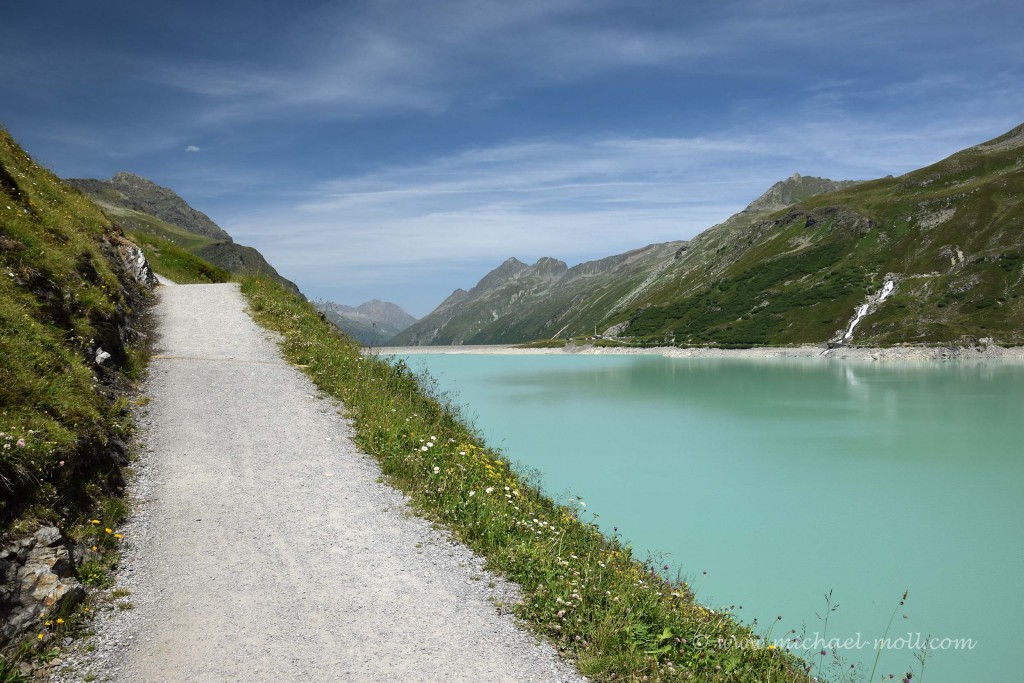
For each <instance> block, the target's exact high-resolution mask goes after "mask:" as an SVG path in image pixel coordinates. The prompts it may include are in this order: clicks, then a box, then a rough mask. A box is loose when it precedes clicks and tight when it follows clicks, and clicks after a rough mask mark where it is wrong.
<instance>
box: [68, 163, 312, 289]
mask: <svg viewBox="0 0 1024 683" xmlns="http://www.w3.org/2000/svg"><path fill="white" fill-rule="evenodd" d="M67 182H68V183H69V184H70V185H73V186H74V187H77V188H78V189H79V190H81V191H82V192H84V193H85V194H87V195H88V196H89V197H90V198H92V200H93V201H95V202H96V203H97V204H98V205H99V206H100V207H101V208H102V209H103V210H104V211H105V212H106V213H107V215H108V216H110V217H111V219H112V220H113V221H115V222H116V223H117V224H118V225H120V226H121V227H123V228H124V229H125V230H126V231H127V232H128V233H129V234H131V235H132V236H133V238H135V239H137V241H140V242H144V243H147V249H149V251H147V252H146V255H147V257H149V256H151V255H152V254H153V252H152V248H153V243H152V240H147V239H145V238H143V237H141V236H143V235H147V236H150V237H157V238H160V239H161V240H165V241H166V242H170V243H171V244H173V245H176V246H178V247H180V248H181V249H184V250H185V251H186V252H188V253H190V254H192V255H193V256H196V257H199V258H200V259H202V261H204V262H206V263H208V264H212V265H213V266H214V267H216V268H217V269H219V270H220V271H227V272H228V273H231V274H234V275H262V276H265V277H269V278H272V279H274V280H277V281H278V282H280V283H281V284H283V285H284V286H285V287H287V288H288V289H290V290H291V291H293V292H295V293H298V292H299V288H298V287H297V286H296V285H295V283H294V282H292V281H290V280H287V279H285V278H284V277H282V276H281V275H280V274H279V273H278V272H277V270H276V269H275V268H274V267H273V266H272V265H270V263H268V262H267V260H266V258H264V257H263V254H261V253H260V252H259V251H257V250H256V249H254V248H252V247H248V246H245V245H243V244H237V243H236V242H234V241H233V240H232V238H231V235H229V234H228V233H227V232H225V231H224V230H223V229H222V228H221V227H220V226H218V225H217V224H216V223H214V222H213V221H212V220H211V219H210V218H209V216H207V215H206V214H204V213H202V212H200V211H197V210H196V209H194V208H192V207H191V206H189V204H188V203H187V202H186V201H185V200H184V199H182V198H181V197H179V196H178V195H177V193H175V192H174V191H173V190H171V189H170V188H167V187H161V186H159V185H157V184H156V183H154V182H152V181H150V180H147V179H146V178H142V177H140V176H136V175H133V174H131V173H124V172H121V173H117V174H115V175H114V177H113V178H111V179H110V180H96V179H93V178H72V179H69V180H68V181H67ZM165 251H168V252H170V251H173V250H169V249H168V250H165ZM175 258H176V259H177V260H179V261H180V260H181V258H180V255H179V256H176V257H175ZM158 265H159V264H158ZM167 276H168V277H171V275H170V274H167ZM207 277H211V278H219V277H220V276H219V275H217V274H215V273H211V274H210V275H209V276H202V277H201V279H200V280H199V281H200V282H202V281H207ZM171 279H174V278H173V277H171ZM209 281H213V282H220V281H222V279H212V280H209Z"/></svg>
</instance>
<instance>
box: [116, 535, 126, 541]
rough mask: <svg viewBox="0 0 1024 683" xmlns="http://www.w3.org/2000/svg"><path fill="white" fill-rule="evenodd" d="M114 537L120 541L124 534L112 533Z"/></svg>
mask: <svg viewBox="0 0 1024 683" xmlns="http://www.w3.org/2000/svg"><path fill="white" fill-rule="evenodd" d="M114 538H116V539H117V540H119V541H120V540H121V539H122V538H124V534H114Z"/></svg>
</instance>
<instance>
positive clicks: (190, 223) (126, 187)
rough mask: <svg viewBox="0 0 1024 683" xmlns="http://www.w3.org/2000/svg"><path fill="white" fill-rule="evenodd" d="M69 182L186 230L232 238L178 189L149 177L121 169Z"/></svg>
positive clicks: (222, 239)
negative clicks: (99, 177) (109, 174)
mask: <svg viewBox="0 0 1024 683" xmlns="http://www.w3.org/2000/svg"><path fill="white" fill-rule="evenodd" d="M68 182H69V183H71V184H72V185H74V186H75V187H78V188H79V189H81V190H83V191H85V192H87V193H93V192H94V191H96V192H100V193H103V194H106V195H108V196H110V195H113V196H114V197H116V199H115V200H114V203H116V204H119V205H122V206H124V207H126V208H129V209H132V210H134V211H141V212H142V213H148V214H149V215H151V216H156V217H157V218H159V219H160V220H162V221H165V222H167V223H170V224H171V225H175V226H177V227H179V228H182V229H183V230H187V231H189V232H192V233H195V234H197V235H202V236H204V237H210V238H212V239H215V240H220V241H222V242H231V241H232V240H231V235H229V234H228V233H227V232H225V231H224V230H223V229H221V227H220V226H219V225H217V224H216V223H214V222H213V221H212V220H211V219H210V217H209V216H207V215H206V214H205V213H203V212H202V211H197V210H196V209H193V208H192V207H191V206H189V204H188V202H186V201H185V200H184V199H182V198H181V197H180V196H179V195H178V193H177V192H175V191H174V190H172V189H170V188H169V187H162V186H160V185H157V184H156V183H154V182H153V181H152V180H150V179H149V178H143V177H142V176H139V175H135V174H134V173H129V172H128V171H119V172H117V173H115V174H114V176H113V177H112V178H111V179H110V180H92V179H78V180H76V179H69V180H68Z"/></svg>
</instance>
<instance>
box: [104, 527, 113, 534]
mask: <svg viewBox="0 0 1024 683" xmlns="http://www.w3.org/2000/svg"><path fill="white" fill-rule="evenodd" d="M104 531H106V532H107V533H108V534H112V533H114V530H113V529H111V528H110V527H109V526H108V527H107V528H106V529H104Z"/></svg>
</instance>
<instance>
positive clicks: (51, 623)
mask: <svg viewBox="0 0 1024 683" xmlns="http://www.w3.org/2000/svg"><path fill="white" fill-rule="evenodd" d="M43 626H53V622H52V621H50V620H49V619H47V620H46V621H44V622H43Z"/></svg>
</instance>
